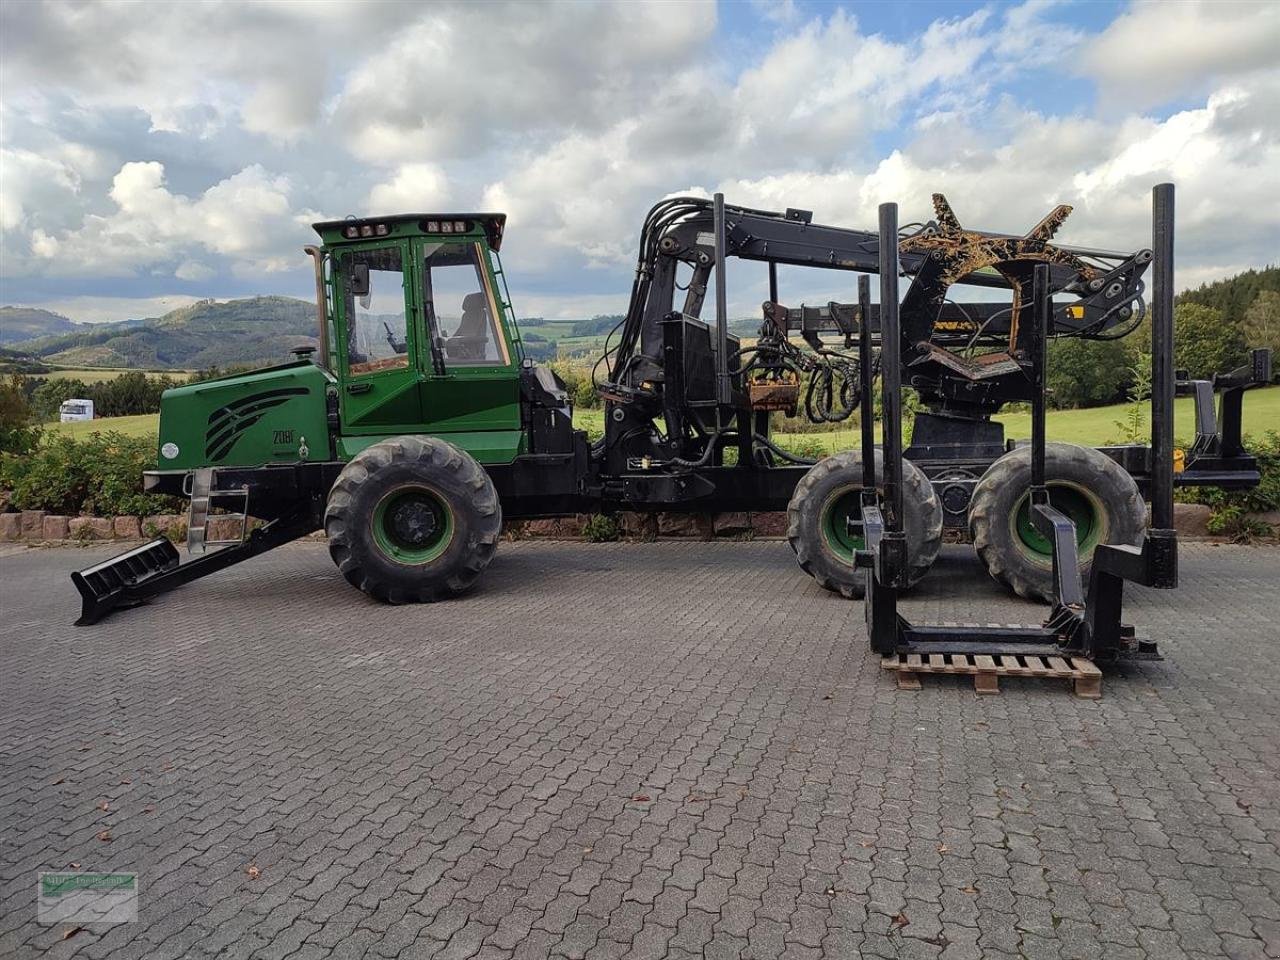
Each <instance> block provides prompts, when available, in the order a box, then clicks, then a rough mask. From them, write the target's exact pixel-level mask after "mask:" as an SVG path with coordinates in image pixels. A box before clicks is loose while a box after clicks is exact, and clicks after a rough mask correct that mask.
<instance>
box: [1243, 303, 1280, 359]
mask: <svg viewBox="0 0 1280 960" xmlns="http://www.w3.org/2000/svg"><path fill="white" fill-rule="evenodd" d="M1242 327H1243V331H1242V332H1243V334H1244V342H1245V346H1246V347H1249V348H1250V349H1255V348H1257V347H1270V348H1271V350H1272V353H1273V354H1274V356H1275V359H1276V361H1277V362H1280V293H1276V292H1275V291H1274V290H1263V291H1262V292H1261V293H1259V294H1258V296H1257V297H1256V298H1255V299H1254V301H1253V303H1251V304H1249V309H1247V310H1246V311H1245V312H1244V323H1243V324H1242Z"/></svg>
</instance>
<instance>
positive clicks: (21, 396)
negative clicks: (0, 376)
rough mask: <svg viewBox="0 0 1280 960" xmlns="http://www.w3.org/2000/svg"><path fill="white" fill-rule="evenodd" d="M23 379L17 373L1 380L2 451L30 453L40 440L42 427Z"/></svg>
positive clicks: (0, 420)
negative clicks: (38, 424) (28, 397)
mask: <svg viewBox="0 0 1280 960" xmlns="http://www.w3.org/2000/svg"><path fill="white" fill-rule="evenodd" d="M23 379H24V378H23V377H22V376H20V375H19V374H16V373H15V374H14V375H13V376H11V377H10V378H9V379H8V380H6V381H3V382H0V452H4V453H16V454H28V453H30V452H31V451H32V450H34V449H35V448H36V445H37V444H38V443H39V442H40V428H39V427H38V426H36V423H35V413H34V411H33V410H32V409H31V404H30V402H29V401H28V400H27V391H26V390H25V389H24V385H23Z"/></svg>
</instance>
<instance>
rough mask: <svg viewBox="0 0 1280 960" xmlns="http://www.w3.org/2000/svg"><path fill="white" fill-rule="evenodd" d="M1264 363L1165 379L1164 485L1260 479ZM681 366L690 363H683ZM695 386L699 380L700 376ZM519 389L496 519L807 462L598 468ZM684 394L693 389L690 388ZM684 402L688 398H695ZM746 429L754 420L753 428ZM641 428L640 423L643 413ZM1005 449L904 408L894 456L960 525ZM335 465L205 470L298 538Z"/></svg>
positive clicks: (555, 412)
mask: <svg viewBox="0 0 1280 960" xmlns="http://www.w3.org/2000/svg"><path fill="white" fill-rule="evenodd" d="M695 323H696V321H695ZM690 327H691V324H690V322H689V320H688V318H682V319H680V320H677V321H673V322H672V323H670V324H669V325H668V340H669V342H670V346H671V347H672V349H671V350H670V351H668V352H667V353H666V362H667V364H668V365H670V367H671V369H670V370H669V371H668V376H669V380H668V382H669V383H670V382H671V381H672V380H675V379H676V378H678V377H680V376H682V375H683V374H684V372H685V370H686V368H687V367H688V366H690V364H689V363H688V358H687V357H686V356H685V355H684V352H683V350H682V349H681V347H682V344H683V342H684V335H685V334H686V333H687V332H688V330H689V329H690ZM695 332H696V330H695ZM703 359H704V360H705V355H704V356H703ZM1270 362H1271V358H1270V354H1269V352H1268V351H1266V350H1255V351H1254V352H1253V355H1252V357H1251V362H1250V364H1248V365H1246V366H1245V367H1241V368H1240V369H1238V370H1235V371H1232V372H1231V373H1230V374H1227V375H1225V376H1221V377H1218V378H1216V380H1215V381H1207V380H1199V381H1192V380H1185V379H1181V380H1178V381H1177V387H1178V392H1179V393H1182V394H1189V395H1192V396H1194V398H1195V404H1196V438H1195V441H1194V443H1193V444H1192V445H1191V447H1190V448H1189V449H1188V450H1187V451H1186V461H1185V466H1184V467H1183V469H1182V470H1181V471H1179V472H1177V473H1175V475H1174V484H1175V486H1215V487H1218V488H1221V489H1229V490H1231V489H1248V488H1250V487H1253V486H1256V485H1257V483H1258V481H1259V478H1260V474H1259V472H1258V464H1257V460H1256V458H1254V457H1253V456H1252V455H1251V454H1249V453H1248V452H1247V451H1246V450H1245V449H1244V446H1243V440H1242V436H1241V407H1242V398H1243V393H1244V391H1245V390H1247V389H1249V388H1250V387H1253V386H1257V385H1260V384H1265V383H1268V382H1269V380H1270V377H1271V366H1270ZM692 366H694V367H697V366H698V364H697V363H696V362H695V363H693V364H692ZM702 383H703V386H704V387H705V385H706V383H705V380H703V381H702ZM522 386H523V390H522V393H523V400H524V403H523V409H524V411H525V419H526V423H525V430H526V432H527V434H528V436H529V438H530V447H531V450H532V452H530V453H527V454H523V455H521V456H518V457H516V458H515V460H513V461H512V462H511V463H506V464H490V465H487V466H486V470H487V471H488V472H489V475H490V477H491V478H492V479H493V482H494V486H495V487H496V488H497V490H498V495H499V498H500V499H501V501H502V510H503V515H504V517H505V518H506V519H510V520H518V519H535V518H548V517H563V516H572V515H574V514H580V513H614V512H619V511H624V510H629V511H638V512H656V511H663V512H669V513H701V512H716V513H721V512H730V511H777V510H785V509H786V508H787V504H788V502H789V501H790V499H791V495H792V492H793V491H794V489H795V486H796V484H797V483H799V482H800V478H801V477H803V476H804V474H805V472H806V471H807V470H808V469H809V467H808V465H807V464H777V463H773V464H766V463H762V462H760V461H758V460H755V459H740V461H739V463H738V464H733V465H724V464H723V463H720V464H708V465H704V466H697V467H689V468H688V469H685V470H681V471H679V472H666V471H656V470H645V469H635V470H626V469H624V470H622V471H620V472H617V473H612V472H608V471H607V470H606V469H605V467H606V466H607V464H608V462H609V460H610V457H609V456H608V451H607V449H606V448H605V445H606V444H607V443H608V439H609V433H608V432H606V437H605V439H604V440H602V441H601V442H600V443H597V444H596V445H595V448H594V450H593V448H592V446H591V445H590V444H589V443H588V440H587V435H586V433H585V432H583V431H581V430H575V429H574V428H573V425H572V418H571V410H570V407H569V404H568V399H567V396H566V395H565V393H564V391H563V390H562V389H561V388H560V385H559V384H558V383H557V382H556V381H555V379H554V377H553V375H552V374H551V373H550V371H548V370H546V369H545V368H526V370H525V372H524V376H523V378H522ZM1215 387H1216V388H1217V389H1218V391H1220V392H1221V404H1220V412H1219V413H1218V414H1217V415H1216V417H1215V412H1214V401H1215V396H1216V395H1215ZM694 396H695V398H696V396H697V390H696V389H695V390H694ZM692 402H693V403H694V404H697V403H698V400H697V399H694V400H693V401H692ZM619 410H622V411H628V408H626V407H622V406H611V407H610V408H609V411H610V412H609V417H610V420H609V422H611V423H619V424H623V423H625V422H626V414H625V412H624V415H623V416H622V417H619V416H618V415H617V413H616V412H614V411H619ZM705 411H706V408H705V407H699V406H692V407H689V408H687V411H686V412H687V413H691V414H693V415H696V416H702V415H705ZM736 415H737V416H738V417H740V418H742V419H743V420H746V419H748V418H751V417H754V416H755V414H753V412H752V411H750V410H747V409H739V410H737V411H736ZM668 416H669V417H670V419H669V420H668V423H671V422H675V419H676V418H677V417H678V416H680V413H679V412H678V411H672V412H670V413H669V414H668ZM755 426H757V428H762V427H761V425H760V424H756V425H755ZM648 428H650V429H651V428H652V422H651V421H650V422H649V424H648ZM621 435H622V436H625V433H622V434H621ZM646 436H648V432H647V430H646ZM739 436H741V434H739ZM727 445H728V443H726V444H723V445H722V446H727ZM1013 446H1014V444H1013V443H1010V442H1007V441H1005V439H1004V436H1003V427H1002V426H1001V424H999V423H998V422H995V421H990V420H974V419H970V418H962V417H947V416H945V415H940V414H934V413H925V412H922V413H918V414H917V415H916V418H915V427H914V431H913V443H912V445H911V446H910V447H908V448H907V449H906V450H905V451H904V455H905V456H906V457H907V458H908V459H910V460H911V461H912V462H913V463H915V464H916V465H917V466H918V467H920V468H921V470H923V471H924V473H925V475H926V476H927V477H929V479H930V481H931V482H932V484H933V486H934V489H935V491H936V492H937V494H938V497H939V500H940V502H941V504H942V507H943V516H944V522H945V524H946V526H948V527H949V528H953V529H966V528H967V526H968V506H969V500H970V498H971V496H972V492H973V487H974V485H975V484H976V483H977V481H978V480H979V479H980V478H981V477H982V475H983V473H985V472H986V470H987V468H988V467H990V466H991V464H992V463H993V462H994V461H995V460H997V459H998V458H999V457H1001V456H1003V455H1004V454H1005V453H1006V452H1008V450H1010V449H1012V448H1013ZM1099 449H1100V450H1101V451H1102V452H1103V453H1105V454H1107V455H1108V456H1109V457H1111V458H1112V459H1113V460H1115V461H1116V462H1117V463H1118V464H1120V465H1121V466H1122V467H1124V468H1125V470H1127V471H1128V472H1129V474H1130V475H1131V476H1133V478H1134V479H1135V480H1136V481H1137V483H1138V486H1139V488H1140V489H1141V490H1142V492H1143V494H1144V496H1149V495H1150V490H1151V477H1152V448H1151V446H1150V445H1148V444H1143V443H1137V444H1125V445H1117V446H1107V447H1100V448H1099ZM722 453H723V450H722V449H720V450H717V451H715V454H716V455H715V456H713V459H722V456H721V455H722ZM741 453H742V450H741V449H740V450H739V455H740V456H741ZM615 459H616V458H615ZM344 465H345V464H343V463H342V462H340V461H318V462H312V463H297V464H276V465H270V466H263V467H247V468H241V467H220V468H215V472H214V483H213V488H214V489H215V490H221V491H234V490H244V491H247V493H248V495H249V505H250V512H251V513H252V514H253V515H254V516H255V517H258V518H259V519H262V520H267V521H274V520H282V521H284V524H285V525H288V526H289V527H291V528H292V529H295V530H298V531H299V532H298V533H297V534H296V535H298V536H301V535H303V534H305V533H308V532H311V531H312V530H317V529H319V528H320V527H322V526H323V525H324V510H325V504H326V502H327V499H328V494H329V489H330V488H331V487H332V486H333V483H334V481H335V480H337V477H338V474H339V473H340V472H341V470H342V468H343V466H344ZM187 476H188V475H187V474H186V473H185V472H181V471H179V472H165V471H152V472H149V473H148V474H147V475H146V489H147V490H148V491H151V492H155V493H168V494H172V495H174V496H179V497H181V496H185V495H186V494H187V492H188V488H187V487H186V483H187Z"/></svg>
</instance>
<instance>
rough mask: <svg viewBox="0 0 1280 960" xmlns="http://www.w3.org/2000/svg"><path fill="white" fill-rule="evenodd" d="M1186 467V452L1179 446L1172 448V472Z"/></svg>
mask: <svg viewBox="0 0 1280 960" xmlns="http://www.w3.org/2000/svg"><path fill="white" fill-rule="evenodd" d="M1185 469H1187V452H1186V451H1185V450H1183V449H1181V448H1179V447H1174V448H1173V472H1174V473H1181V472H1182V471H1183V470H1185Z"/></svg>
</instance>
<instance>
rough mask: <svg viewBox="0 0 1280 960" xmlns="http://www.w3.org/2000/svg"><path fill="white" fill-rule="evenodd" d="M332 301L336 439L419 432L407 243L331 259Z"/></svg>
mask: <svg viewBox="0 0 1280 960" xmlns="http://www.w3.org/2000/svg"><path fill="white" fill-rule="evenodd" d="M336 273H337V276H336V279H337V284H336V287H337V290H336V294H337V295H336V297H335V300H336V301H337V306H338V308H339V309H340V310H341V311H342V321H343V322H342V323H341V324H339V326H338V329H341V330H344V331H345V333H346V335H345V336H344V337H339V338H338V341H339V342H338V344H337V348H338V358H339V363H340V372H341V375H342V376H341V379H342V392H341V401H340V403H341V410H342V424H343V432H344V433H349V434H354V435H362V434H363V435H370V434H372V435H379V434H383V435H385V434H395V433H419V432H421V430H422V397H421V391H420V389H419V387H420V381H421V378H422V369H421V363H420V360H419V357H420V354H421V351H420V345H419V343H418V339H419V334H418V330H419V328H420V324H418V323H416V322H415V316H416V314H417V312H418V310H419V303H418V299H417V295H416V270H415V268H414V263H413V257H412V248H411V244H410V243H409V242H408V241H388V242H387V243H384V244H380V245H378V246H376V247H366V248H363V249H357V250H348V251H345V252H343V253H340V254H338V256H337V257H336Z"/></svg>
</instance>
